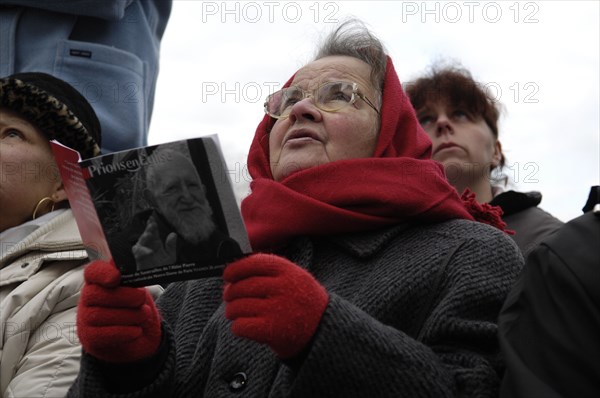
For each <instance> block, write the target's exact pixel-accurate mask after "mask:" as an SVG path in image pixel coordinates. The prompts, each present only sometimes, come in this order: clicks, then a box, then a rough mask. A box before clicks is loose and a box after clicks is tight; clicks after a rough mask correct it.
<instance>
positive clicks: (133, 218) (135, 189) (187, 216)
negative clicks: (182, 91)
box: [51, 135, 252, 286]
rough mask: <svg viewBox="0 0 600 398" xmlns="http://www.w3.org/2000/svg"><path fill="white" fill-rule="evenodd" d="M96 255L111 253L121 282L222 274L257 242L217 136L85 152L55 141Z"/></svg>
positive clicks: (73, 205) (159, 281)
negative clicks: (249, 230)
mask: <svg viewBox="0 0 600 398" xmlns="http://www.w3.org/2000/svg"><path fill="white" fill-rule="evenodd" d="M51 146H52V151H53V153H54V157H55V159H56V163H57V165H58V168H59V171H60V174H61V177H62V181H63V185H64V187H65V191H66V192H67V196H68V198H69V203H70V206H71V209H72V211H73V215H74V216H75V220H76V222H77V226H78V228H79V232H80V234H81V237H82V240H83V244H84V246H85V248H86V250H87V252H88V255H89V257H90V259H91V260H95V259H103V260H106V261H109V260H111V259H112V260H114V263H115V265H116V266H117V268H118V269H119V271H120V272H121V284H122V285H126V286H145V285H152V284H163V285H164V284H167V283H170V282H173V281H178V280H187V279H197V278H203V277H212V276H220V275H221V274H222V272H223V269H224V268H225V265H226V264H227V263H229V262H231V261H233V260H235V259H237V258H241V257H243V256H244V255H246V254H249V253H251V251H252V249H251V247H250V243H249V240H248V235H247V233H246V228H245V226H244V223H243V220H242V216H241V214H240V211H239V208H238V206H237V202H236V200H235V195H234V193H233V189H232V186H231V181H230V179H229V173H228V169H227V167H226V164H225V161H224V159H223V154H222V152H221V148H220V145H219V141H218V137H217V136H216V135H210V136H205V137H199V138H193V139H186V140H180V141H175V142H169V143H165V144H160V145H151V146H147V147H141V148H136V149H131V150H125V151H120V152H115V153H109V154H106V155H100V156H97V157H94V158H91V159H85V160H81V157H80V156H79V153H78V152H77V151H75V150H73V149H70V148H68V147H66V146H64V145H62V144H60V143H59V142H58V141H52V142H51Z"/></svg>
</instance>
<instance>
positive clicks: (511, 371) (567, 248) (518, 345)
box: [500, 213, 600, 398]
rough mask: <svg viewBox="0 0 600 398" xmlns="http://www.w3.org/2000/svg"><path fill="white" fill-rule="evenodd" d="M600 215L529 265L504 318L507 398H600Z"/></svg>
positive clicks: (548, 244)
mask: <svg viewBox="0 0 600 398" xmlns="http://www.w3.org/2000/svg"><path fill="white" fill-rule="evenodd" d="M599 242H600V217H597V216H594V214H592V213H588V214H585V215H583V216H581V217H579V218H577V219H575V220H573V221H571V222H569V223H567V224H566V225H565V227H563V228H562V229H561V230H560V231H559V232H557V233H556V235H555V236H553V237H552V238H550V239H548V240H547V241H545V242H543V243H542V244H541V245H540V246H539V247H538V248H537V249H536V250H535V251H533V252H532V253H531V255H530V256H529V257H528V259H527V264H526V266H525V269H524V271H523V273H522V274H521V275H520V276H519V280H518V282H517V284H516V285H515V287H514V289H513V290H512V291H511V293H510V295H509V297H508V299H507V300H506V304H505V306H504V308H503V309H502V313H501V316H500V338H501V343H502V350H503V352H504V355H505V357H506V365H507V371H506V374H505V377H504V380H503V383H502V389H501V396H502V397H505V398H521V397H522V398H526V397H527V398H529V397H545V398H553V397H557V398H558V397H578V398H585V397H597V396H598V394H599V393H600V366H599V364H600V362H599V360H598V358H600V339H599V337H598V336H599V333H600V257H599V256H598V243H599Z"/></svg>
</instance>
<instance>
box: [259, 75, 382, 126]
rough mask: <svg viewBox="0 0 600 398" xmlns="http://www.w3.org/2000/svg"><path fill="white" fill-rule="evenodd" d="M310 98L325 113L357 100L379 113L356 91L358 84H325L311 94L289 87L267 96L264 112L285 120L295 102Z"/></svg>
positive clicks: (298, 88) (335, 110) (337, 109)
mask: <svg viewBox="0 0 600 398" xmlns="http://www.w3.org/2000/svg"><path fill="white" fill-rule="evenodd" d="M309 97H312V98H313V99H314V104H315V106H316V107H317V108H319V109H321V110H322V111H325V112H337V111H339V110H340V109H343V108H345V107H347V106H348V105H352V104H354V103H355V102H356V99H357V98H360V99H362V100H363V101H365V102H366V104H367V105H369V106H370V107H371V108H373V109H374V110H375V112H377V113H379V110H378V109H377V108H376V107H375V105H373V103H372V102H371V101H370V100H369V99H368V98H367V97H366V96H365V95H364V94H362V93H360V92H359V91H358V84H356V83H353V82H327V83H323V84H321V85H320V86H319V87H317V88H316V89H314V90H313V91H311V92H307V91H304V90H302V89H301V88H300V87H296V86H290V87H286V88H283V89H281V90H279V91H276V92H274V93H273V94H271V95H269V96H268V97H267V99H266V100H265V112H266V113H267V114H268V115H269V116H271V117H272V118H274V119H285V118H286V117H288V116H289V114H290V112H291V111H292V107H293V106H294V104H295V103H296V102H299V101H302V100H303V99H305V98H309Z"/></svg>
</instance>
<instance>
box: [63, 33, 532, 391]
mask: <svg viewBox="0 0 600 398" xmlns="http://www.w3.org/2000/svg"><path fill="white" fill-rule="evenodd" d="M265 110H266V112H267V115H266V116H265V117H264V119H263V120H262V122H261V123H260V124H259V126H258V128H257V130H256V135H255V138H254V141H253V143H252V146H251V148H250V153H249V157H248V162H249V169H250V172H251V174H252V176H253V178H254V180H253V182H252V186H251V187H252V193H251V194H250V195H249V197H248V198H246V199H245V200H244V202H243V203H242V213H243V216H244V219H245V222H246V226H247V228H248V231H249V235H250V239H251V242H252V245H253V248H254V250H255V253H254V254H252V255H250V256H248V257H245V258H243V259H241V260H238V261H236V262H233V263H231V264H229V265H228V266H227V268H226V269H225V272H224V275H223V279H221V278H209V279H203V280H194V281H188V282H183V283H174V284H172V285H170V286H169V288H168V289H167V290H166V291H165V293H164V295H163V296H162V297H161V299H159V301H158V309H159V310H160V315H161V316H162V321H161V316H159V313H158V311H157V309H156V308H155V307H154V306H153V305H152V301H151V300H149V299H148V297H147V293H146V292H145V290H144V289H139V288H138V289H135V288H126V287H119V286H118V282H119V274H118V271H116V268H115V267H114V266H113V265H112V264H109V263H103V262H95V263H93V264H92V265H90V267H89V268H88V269H87V270H86V285H85V287H84V291H83V293H82V300H81V302H80V309H79V315H78V325H79V329H78V333H79V336H80V339H81V341H82V345H83V348H84V351H85V354H84V356H83V358H82V368H81V370H80V375H79V376H78V380H77V381H76V383H75V384H74V386H73V388H72V389H71V391H70V396H72V397H75V396H82V397H85V396H94V397H103V396H148V397H166V396H170V397H193V396H198V397H201V396H202V397H226V396H244V397H399V396H410V397H416V396H430V397H448V396H461V397H475V396H477V397H493V396H496V395H497V392H498V391H497V390H498V383H499V371H500V370H501V363H500V361H499V355H498V354H499V348H498V342H497V338H496V331H497V326H496V321H495V320H496V317H497V315H498V312H499V310H500V307H501V305H502V302H503V300H504V297H505V295H506V293H507V291H508V289H509V288H510V286H511V284H512V282H513V279H514V278H515V276H516V274H517V272H518V271H519V269H520V268H521V266H522V258H521V256H520V254H519V253H518V250H517V248H516V246H515V245H514V244H513V243H512V242H511V241H510V239H509V238H507V237H506V236H505V235H504V233H503V232H501V231H500V230H499V229H497V228H493V227H490V226H488V225H484V224H481V223H478V222H474V221H472V218H473V217H472V216H471V214H470V213H469V212H468V211H467V210H466V208H465V206H464V204H463V202H462V201H461V200H460V198H459V196H458V194H457V193H456V190H454V188H453V187H452V186H450V185H449V184H448V183H447V182H446V180H445V178H444V174H443V171H442V169H441V167H440V166H439V165H438V164H436V163H435V162H432V161H430V160H428V157H429V153H430V146H431V143H430V141H429V139H428V138H427V136H426V134H425V133H424V132H423V131H422V129H421V128H420V126H419V124H418V122H417V120H416V118H415V115H414V112H413V110H412V108H411V106H410V103H409V101H408V99H407V98H406V96H405V95H404V93H403V92H402V89H401V86H400V82H399V81H398V77H397V75H396V72H395V71H394V67H393V65H392V62H391V60H390V59H389V58H387V57H386V55H385V53H384V52H383V49H382V46H381V43H380V42H379V40H377V39H376V38H375V37H373V36H372V35H371V34H370V33H369V32H368V31H367V30H366V29H364V28H362V26H356V27H355V25H353V24H348V25H346V24H344V25H342V26H341V27H340V28H339V29H338V30H336V31H335V32H334V33H333V34H332V35H331V36H330V37H329V39H328V40H327V42H326V43H325V45H324V46H323V48H322V49H321V51H320V52H319V54H318V56H317V58H316V60H315V61H313V62H310V63H308V64H307V65H305V66H304V67H303V68H301V69H300V70H298V71H297V72H296V73H295V74H294V76H293V77H292V78H291V79H290V81H289V82H288V83H287V84H286V85H285V88H283V89H282V90H281V91H278V92H276V93H274V94H273V95H271V96H270V97H269V98H268V100H267V102H266V104H265ZM479 210H480V213H482V214H483V213H485V209H479Z"/></svg>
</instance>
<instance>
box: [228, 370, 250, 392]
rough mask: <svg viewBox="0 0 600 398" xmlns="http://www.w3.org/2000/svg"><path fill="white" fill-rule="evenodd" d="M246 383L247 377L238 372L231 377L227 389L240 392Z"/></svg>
mask: <svg viewBox="0 0 600 398" xmlns="http://www.w3.org/2000/svg"><path fill="white" fill-rule="evenodd" d="M247 383H248V377H247V376H246V373H244V372H239V373H236V374H234V375H233V377H232V378H231V381H230V382H229V388H230V389H231V391H241V390H243V389H244V388H245V387H246V384H247Z"/></svg>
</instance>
